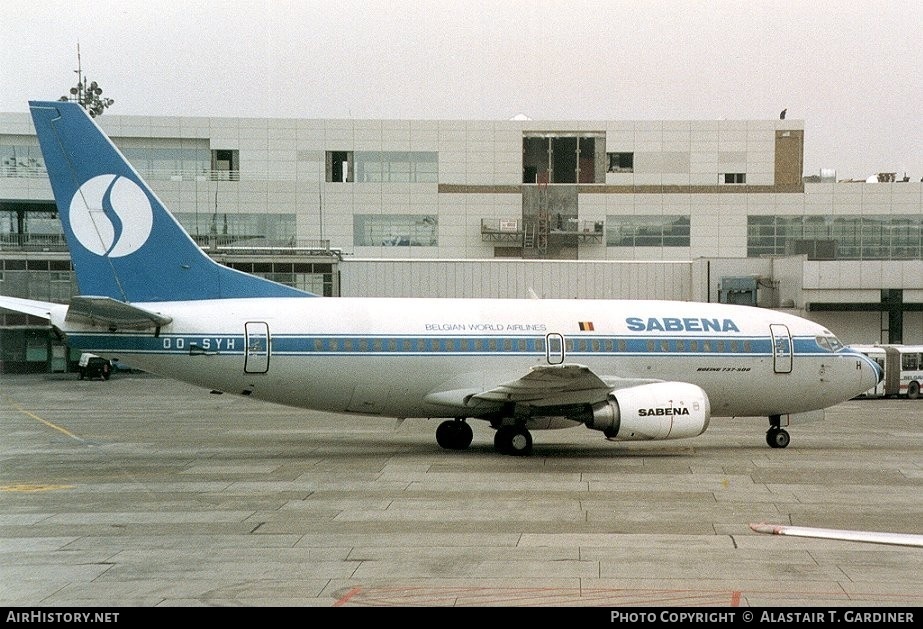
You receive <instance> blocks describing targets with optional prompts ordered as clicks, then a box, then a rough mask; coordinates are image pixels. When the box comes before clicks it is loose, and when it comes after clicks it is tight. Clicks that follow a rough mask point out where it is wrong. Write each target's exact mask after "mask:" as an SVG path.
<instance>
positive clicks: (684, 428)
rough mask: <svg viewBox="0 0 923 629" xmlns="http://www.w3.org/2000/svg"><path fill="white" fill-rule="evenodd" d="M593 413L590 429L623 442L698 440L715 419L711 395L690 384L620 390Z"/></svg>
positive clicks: (671, 383) (658, 385)
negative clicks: (712, 415) (710, 421)
mask: <svg viewBox="0 0 923 629" xmlns="http://www.w3.org/2000/svg"><path fill="white" fill-rule="evenodd" d="M590 410H591V413H592V416H591V417H589V418H588V419H587V420H586V421H585V423H586V426H587V428H592V429H593V430H599V431H602V433H603V434H605V435H606V437H608V438H609V439H620V440H623V441H648V440H653V439H681V438H683V437H695V436H697V435H701V434H702V433H703V432H705V429H706V428H708V421H709V419H711V404H709V401H708V394H706V393H705V391H703V390H702V388H701V387H698V386H696V385H694V384H689V383H688V382H657V383H654V384H642V385H639V386H636V387H630V388H627V389H620V390H618V391H616V392H615V393H611V394H609V399H608V400H606V401H605V402H599V403H598V404H595V405H593V407H592V408H591V409H590Z"/></svg>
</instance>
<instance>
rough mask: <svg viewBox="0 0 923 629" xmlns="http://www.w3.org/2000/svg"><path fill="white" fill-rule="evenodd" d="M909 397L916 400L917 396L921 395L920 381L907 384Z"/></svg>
mask: <svg viewBox="0 0 923 629" xmlns="http://www.w3.org/2000/svg"><path fill="white" fill-rule="evenodd" d="M907 397H908V398H910V399H911V400H916V399H917V398H919V397H920V383H919V382H911V383H910V384H909V385H907Z"/></svg>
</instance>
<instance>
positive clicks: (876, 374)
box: [858, 356, 885, 389]
mask: <svg viewBox="0 0 923 629" xmlns="http://www.w3.org/2000/svg"><path fill="white" fill-rule="evenodd" d="M858 359H859V360H861V361H862V365H861V369H862V383H863V386H865V387H866V389H871V388H873V387H875V386H876V385H877V384H878V383H879V382H881V381H882V380H883V379H884V377H885V373H884V371H882V369H881V366H879V364H878V363H876V362H875V361H874V360H871V359H870V358H866V357H865V356H861V358H858Z"/></svg>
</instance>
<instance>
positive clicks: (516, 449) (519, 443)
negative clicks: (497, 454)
mask: <svg viewBox="0 0 923 629" xmlns="http://www.w3.org/2000/svg"><path fill="white" fill-rule="evenodd" d="M509 444H510V446H509V447H510V449H509V453H510V454H512V455H514V456H529V455H530V454H532V434H531V433H530V432H529V431H528V430H526V429H525V428H517V429H515V430H514V431H513V432H512V434H511V435H510V441H509Z"/></svg>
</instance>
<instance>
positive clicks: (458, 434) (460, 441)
mask: <svg viewBox="0 0 923 629" xmlns="http://www.w3.org/2000/svg"><path fill="white" fill-rule="evenodd" d="M473 438H474V432H472V430H471V426H469V425H468V424H467V422H465V420H464V418H462V417H460V418H458V419H450V420H448V421H444V422H442V423H441V424H439V427H438V428H436V443H438V444H439V445H440V446H442V447H443V448H445V449H446V450H466V449H467V448H468V446H470V445H471V440H472V439H473Z"/></svg>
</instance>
